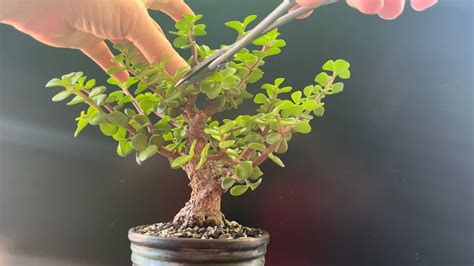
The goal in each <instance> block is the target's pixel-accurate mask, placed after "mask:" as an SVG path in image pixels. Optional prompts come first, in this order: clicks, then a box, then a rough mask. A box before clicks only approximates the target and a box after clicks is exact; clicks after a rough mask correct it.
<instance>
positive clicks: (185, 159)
mask: <svg viewBox="0 0 474 266" xmlns="http://www.w3.org/2000/svg"><path fill="white" fill-rule="evenodd" d="M192 159H193V156H191V155H181V156H179V157H178V158H176V159H174V160H173V161H172V162H171V168H173V169H178V168H180V167H181V166H182V165H184V164H185V163H187V162H189V161H191V160H192Z"/></svg>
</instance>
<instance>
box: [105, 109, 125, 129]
mask: <svg viewBox="0 0 474 266" xmlns="http://www.w3.org/2000/svg"><path fill="white" fill-rule="evenodd" d="M107 120H109V122H110V123H112V124H115V125H117V126H122V127H126V126H127V125H128V117H127V116H126V115H125V114H123V113H121V112H119V111H115V112H112V113H110V114H109V115H108V116H107Z"/></svg>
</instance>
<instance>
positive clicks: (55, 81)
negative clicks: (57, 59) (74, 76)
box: [45, 78, 64, 88]
mask: <svg viewBox="0 0 474 266" xmlns="http://www.w3.org/2000/svg"><path fill="white" fill-rule="evenodd" d="M63 86H64V82H63V81H62V80H60V79H58V78H54V79H52V80H50V81H48V83H46V85H45V87H46V88H51V87H63Z"/></svg>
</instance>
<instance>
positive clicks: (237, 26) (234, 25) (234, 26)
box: [224, 21, 244, 34]
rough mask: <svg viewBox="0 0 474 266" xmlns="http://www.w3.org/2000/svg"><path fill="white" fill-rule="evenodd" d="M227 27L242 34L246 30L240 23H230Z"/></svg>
mask: <svg viewBox="0 0 474 266" xmlns="http://www.w3.org/2000/svg"><path fill="white" fill-rule="evenodd" d="M224 25H225V26H226V27H228V28H231V29H233V30H235V31H237V32H238V33H239V34H241V33H242V32H243V30H244V26H243V25H242V23H241V22H240V21H229V22H226V23H225V24H224Z"/></svg>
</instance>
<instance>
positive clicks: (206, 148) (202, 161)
mask: <svg viewBox="0 0 474 266" xmlns="http://www.w3.org/2000/svg"><path fill="white" fill-rule="evenodd" d="M209 147H210V144H209V143H207V144H206V146H204V148H203V149H202V151H201V157H200V158H199V163H198V165H197V166H196V170H199V169H201V168H202V167H203V166H204V164H205V163H206V161H207V154H208V152H209Z"/></svg>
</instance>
